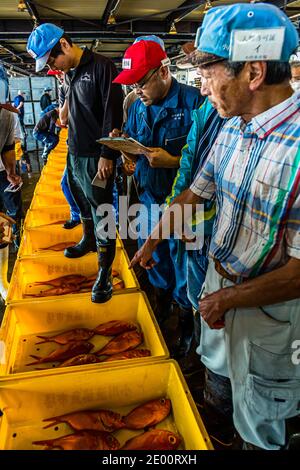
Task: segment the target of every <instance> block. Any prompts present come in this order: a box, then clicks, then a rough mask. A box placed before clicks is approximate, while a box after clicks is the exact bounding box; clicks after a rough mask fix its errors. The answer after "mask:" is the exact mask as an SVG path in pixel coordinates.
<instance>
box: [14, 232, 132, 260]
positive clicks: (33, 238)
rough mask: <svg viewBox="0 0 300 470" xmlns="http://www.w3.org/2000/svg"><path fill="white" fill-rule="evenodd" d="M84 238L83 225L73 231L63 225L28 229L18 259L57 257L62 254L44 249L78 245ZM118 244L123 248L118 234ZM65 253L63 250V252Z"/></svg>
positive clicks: (23, 237) (24, 234)
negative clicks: (69, 244) (65, 244)
mask: <svg viewBox="0 0 300 470" xmlns="http://www.w3.org/2000/svg"><path fill="white" fill-rule="evenodd" d="M81 237H82V225H81V224H80V225H77V226H76V227H74V228H72V229H71V230H66V229H64V228H63V227H62V225H51V229H50V227H48V226H47V225H44V226H42V227H37V228H30V229H26V230H24V232H23V236H22V239H21V244H20V248H19V251H18V258H24V257H28V256H34V257H36V256H41V255H45V254H47V255H48V256H50V255H51V256H52V255H57V254H58V253H60V252H57V251H51V250H45V249H44V248H46V247H49V246H52V245H56V244H57V243H62V242H67V241H69V242H72V241H73V242H76V243H78V242H79V241H80V239H81ZM116 244H117V246H118V247H123V243H122V241H121V239H120V237H119V235H118V234H117V240H116ZM61 253H63V250H61Z"/></svg>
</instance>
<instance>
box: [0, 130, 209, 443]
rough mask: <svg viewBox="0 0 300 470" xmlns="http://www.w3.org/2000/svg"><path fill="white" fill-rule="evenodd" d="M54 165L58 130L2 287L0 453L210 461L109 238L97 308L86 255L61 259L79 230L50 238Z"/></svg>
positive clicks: (59, 169)
mask: <svg viewBox="0 0 300 470" xmlns="http://www.w3.org/2000/svg"><path fill="white" fill-rule="evenodd" d="M66 155H67V146H66V132H65V131H64V130H63V131H62V132H61V134H60V142H59V144H58V146H57V147H56V149H54V151H52V152H51V153H50V155H49V157H48V162H47V164H46V165H45V167H44V168H43V171H42V174H41V177H40V180H39V182H38V183H37V185H36V189H35V193H34V196H33V199H32V202H31V206H30V209H29V210H28V212H27V216H26V219H25V223H24V232H23V236H22V241H21V245H20V249H19V252H18V259H17V261H16V263H15V266H14V270H13V274H12V277H11V282H10V287H9V292H8V296H7V305H6V310H5V314H4V318H3V322H2V325H1V328H0V410H1V411H2V413H3V415H2V418H0V450H2V449H3V450H4V449H5V450H28V449H35V450H38V449H43V448H45V449H52V448H60V449H66V450H68V449H71V450H73V449H82V450H89V449H91V450H101V449H105V450H113V449H119V448H121V449H122V448H124V449H132V450H134V449H142V448H143V449H149V450H153V449H155V450H164V449H165V450H171V449H174V450H175V449H186V450H195V449H199V450H207V449H212V446H211V443H210V440H209V437H208V435H207V432H206V430H205V427H204V425H203V422H202V420H201V417H200V416H199V413H198V411H197V408H196V406H195V404H194V402H193V399H192V397H191V394H190V392H189V390H188V387H187V385H186V382H185V380H184V378H183V376H182V374H181V371H180V369H179V367H178V364H177V363H176V362H175V361H171V360H169V352H168V349H167V347H166V344H165V342H164V339H163V336H162V334H161V332H160V329H159V326H158V324H157V322H156V319H155V316H154V314H153V312H152V309H151V307H150V304H149V302H148V299H147V296H146V295H145V293H144V292H142V291H141V290H140V287H139V283H138V280H137V278H136V276H135V274H134V272H133V270H130V269H129V259H128V256H127V253H126V251H125V249H124V246H123V243H122V240H121V239H120V237H119V236H118V235H117V249H116V257H115V260H114V263H113V276H114V281H115V280H116V279H117V282H116V283H115V290H114V294H113V296H112V299H111V300H109V301H108V302H106V303H104V304H95V303H92V302H91V299H90V291H91V286H92V284H93V281H94V278H95V276H96V273H97V255H96V253H89V254H87V255H85V256H84V257H82V258H78V259H69V258H66V257H64V254H63V250H64V248H65V247H66V246H68V245H74V244H76V243H77V242H78V241H79V240H80V238H81V236H82V228H81V225H78V226H77V227H75V228H73V229H71V230H65V229H63V228H62V223H63V222H64V221H65V220H67V219H68V218H69V206H68V205H67V203H66V201H65V199H64V196H63V193H62V191H61V187H60V180H61V178H62V175H63V172H64V168H65V164H66ZM145 411H146V413H145ZM65 415H67V416H65ZM54 417H55V418H54ZM108 417H109V419H108ZM107 419H108V421H109V424H107V423H106V421H105V420H107ZM44 420H47V423H46V425H45V422H43V421H44ZM141 420H142V421H141ZM48 421H49V422H50V425H49V424H48ZM105 423H106V424H105ZM113 423H114V424H113ZM149 426H151V429H150V431H147V430H146V432H145V429H144V428H148V427H149Z"/></svg>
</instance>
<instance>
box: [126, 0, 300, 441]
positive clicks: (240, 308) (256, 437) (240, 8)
mask: <svg viewBox="0 0 300 470" xmlns="http://www.w3.org/2000/svg"><path fill="white" fill-rule="evenodd" d="M201 33H202V34H201V35H200V38H198V44H197V48H198V52H197V55H196V57H195V60H197V61H198V65H199V66H200V67H201V70H202V77H203V79H204V80H206V85H207V88H208V90H209V95H210V99H211V101H212V102H213V103H214V105H215V107H216V109H217V110H218V112H219V114H220V115H221V116H222V117H227V118H231V119H229V120H228V121H227V123H226V124H225V125H224V127H223V129H222V130H221V132H220V134H219V136H218V138H217V140H216V142H215V145H214V146H213V148H212V150H211V152H210V154H209V156H208V158H207V160H206V163H205V164H204V166H203V167H202V168H201V169H200V171H199V173H198V175H197V177H196V179H195V180H194V182H193V184H192V185H191V187H190V189H188V190H186V191H184V192H183V193H182V194H181V195H180V196H178V197H177V198H176V199H175V201H174V203H177V204H180V205H181V206H182V207H183V206H184V204H193V205H195V204H197V203H199V202H203V201H205V200H212V199H213V198H215V199H216V204H217V212H216V220H215V224H214V229H213V235H212V241H211V245H210V261H209V267H208V271H207V276H206V279H205V285H204V289H203V293H202V298H201V300H200V303H199V308H200V313H201V317H202V318H201V322H202V325H201V327H202V331H201V344H200V348H201V352H202V361H203V363H204V364H205V366H206V367H207V369H208V370H209V371H210V373H211V374H213V375H214V374H215V375H216V376H224V377H226V376H228V377H229V379H230V382H231V386H232V399H233V409H234V412H233V419H234V424H235V427H236V429H237V431H238V432H239V434H240V435H241V437H242V438H243V440H244V448H245V449H253V448H262V449H281V448H284V446H285V445H286V440H287V437H286V430H285V426H286V420H287V419H288V418H291V417H293V416H296V415H298V414H299V412H300V364H299V363H300V360H299V356H300V354H299V343H300V341H299V340H300V300H299V297H300V217H299V214H300V150H299V143H300V94H299V93H295V94H293V90H292V89H291V87H290V84H289V80H290V69H289V65H288V61H289V57H290V55H291V54H292V53H293V52H294V50H295V49H296V47H297V45H298V34H297V32H296V30H295V28H294V26H293V25H292V23H291V22H290V21H289V20H288V18H287V17H286V16H285V14H284V13H283V12H282V11H280V10H279V9H278V8H276V7H274V6H272V5H268V4H263V3H261V4H235V5H232V6H228V7H224V8H219V7H216V8H212V9H211V10H210V11H209V12H208V13H207V14H206V16H205V20H204V23H203V25H202V28H201ZM234 116H237V117H234ZM168 211H169V210H167V211H166V213H165V214H164V217H163V218H162V219H161V221H160V224H159V225H158V226H157V227H156V229H155V230H154V232H152V234H151V236H150V237H149V238H148V239H147V241H146V243H145V244H144V246H143V247H142V249H141V250H139V251H138V252H137V254H136V255H135V257H134V259H133V261H132V264H134V263H136V262H139V263H140V264H141V265H142V266H143V267H145V268H147V269H149V268H151V266H152V264H153V258H152V252H153V251H154V250H155V247H156V246H157V244H158V243H159V242H160V240H161V238H162V235H161V233H162V231H161V227H162V225H163V224H164V222H165V221H166V220H168ZM173 225H174V227H173V229H174V230H175V231H176V221H173ZM177 225H179V224H177ZM177 228H179V227H177ZM220 320H221V321H222V320H224V326H225V327H224V328H222V329H216V325H217V326H218V328H220ZM297 347H298V350H297ZM297 351H298V353H297Z"/></svg>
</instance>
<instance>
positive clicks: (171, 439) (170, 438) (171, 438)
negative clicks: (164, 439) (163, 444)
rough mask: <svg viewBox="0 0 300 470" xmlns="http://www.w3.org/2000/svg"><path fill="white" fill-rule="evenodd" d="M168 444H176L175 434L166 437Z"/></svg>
mask: <svg viewBox="0 0 300 470" xmlns="http://www.w3.org/2000/svg"><path fill="white" fill-rule="evenodd" d="M168 440H169V442H170V444H176V437H175V436H169V438H168Z"/></svg>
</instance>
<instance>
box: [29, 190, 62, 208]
mask: <svg viewBox="0 0 300 470" xmlns="http://www.w3.org/2000/svg"><path fill="white" fill-rule="evenodd" d="M67 204H68V202H67V200H66V198H65V196H64V194H63V192H62V191H52V192H49V193H48V194H46V193H45V194H35V195H34V196H33V198H32V200H31V204H30V209H35V208H39V207H47V208H49V206H61V205H67Z"/></svg>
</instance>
